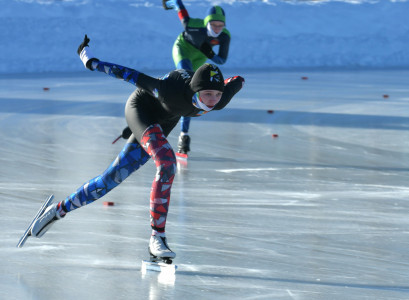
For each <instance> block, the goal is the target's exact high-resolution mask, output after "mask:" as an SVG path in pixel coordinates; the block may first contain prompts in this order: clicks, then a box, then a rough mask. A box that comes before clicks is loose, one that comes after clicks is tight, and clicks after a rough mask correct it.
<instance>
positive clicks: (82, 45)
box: [77, 35, 90, 55]
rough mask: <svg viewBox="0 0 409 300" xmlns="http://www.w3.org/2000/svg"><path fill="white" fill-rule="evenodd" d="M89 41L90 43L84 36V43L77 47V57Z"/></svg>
mask: <svg viewBox="0 0 409 300" xmlns="http://www.w3.org/2000/svg"><path fill="white" fill-rule="evenodd" d="M89 41H90V39H89V38H88V37H87V35H85V37H84V41H83V42H82V43H81V45H80V46H79V47H78V50H77V53H78V55H80V53H81V51H82V49H84V47H87V46H88V43H89Z"/></svg>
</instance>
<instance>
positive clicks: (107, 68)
mask: <svg viewBox="0 0 409 300" xmlns="http://www.w3.org/2000/svg"><path fill="white" fill-rule="evenodd" d="M95 70H97V71H99V72H102V73H105V74H107V75H109V76H112V77H115V78H117V79H122V80H125V81H127V82H129V83H131V84H133V85H135V86H137V87H139V88H141V89H144V90H145V91H147V92H149V93H150V94H152V95H157V93H158V91H159V89H160V86H161V81H162V80H160V79H157V78H153V77H150V76H148V75H145V74H143V73H141V72H139V71H136V70H134V69H131V68H127V67H124V66H120V65H117V64H113V63H109V62H103V61H98V65H97V67H96V69H95Z"/></svg>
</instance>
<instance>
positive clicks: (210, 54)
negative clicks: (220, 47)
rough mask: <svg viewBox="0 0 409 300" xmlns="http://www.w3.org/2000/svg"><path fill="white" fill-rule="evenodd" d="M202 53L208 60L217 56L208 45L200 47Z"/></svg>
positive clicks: (204, 44)
mask: <svg viewBox="0 0 409 300" xmlns="http://www.w3.org/2000/svg"><path fill="white" fill-rule="evenodd" d="M200 51H202V53H203V54H204V55H206V56H207V57H208V58H212V57H213V56H214V55H215V53H214V52H213V49H212V46H210V45H209V44H208V43H203V44H202V46H200Z"/></svg>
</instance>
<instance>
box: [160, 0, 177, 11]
mask: <svg viewBox="0 0 409 300" xmlns="http://www.w3.org/2000/svg"><path fill="white" fill-rule="evenodd" d="M162 5H163V8H164V9H166V10H169V9H174V10H179V4H178V1H177V0H162Z"/></svg>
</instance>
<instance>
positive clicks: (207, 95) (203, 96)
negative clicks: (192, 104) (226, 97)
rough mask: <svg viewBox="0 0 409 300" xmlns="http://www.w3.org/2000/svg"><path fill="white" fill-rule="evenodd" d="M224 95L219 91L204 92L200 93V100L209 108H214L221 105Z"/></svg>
mask: <svg viewBox="0 0 409 300" xmlns="http://www.w3.org/2000/svg"><path fill="white" fill-rule="evenodd" d="M222 95H223V93H222V92H220V91H217V90H203V91H200V92H199V97H200V100H201V101H202V102H203V103H204V104H205V105H206V106H207V107H213V106H215V105H216V104H217V103H219V101H220V99H221V97H222Z"/></svg>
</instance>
